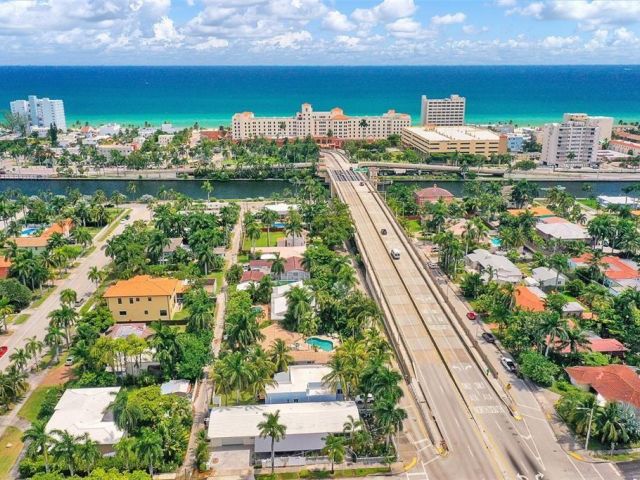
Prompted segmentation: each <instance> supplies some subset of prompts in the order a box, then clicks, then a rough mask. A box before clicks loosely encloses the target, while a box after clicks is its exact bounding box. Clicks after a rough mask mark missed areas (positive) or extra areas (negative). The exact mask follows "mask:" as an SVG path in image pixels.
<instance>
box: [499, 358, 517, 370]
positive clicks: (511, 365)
mask: <svg viewBox="0 0 640 480" xmlns="http://www.w3.org/2000/svg"><path fill="white" fill-rule="evenodd" d="M500 363H502V366H503V367H504V368H506V369H507V370H508V371H510V372H512V373H516V372H517V371H518V367H517V366H516V364H515V362H514V361H513V360H511V359H510V358H509V357H500Z"/></svg>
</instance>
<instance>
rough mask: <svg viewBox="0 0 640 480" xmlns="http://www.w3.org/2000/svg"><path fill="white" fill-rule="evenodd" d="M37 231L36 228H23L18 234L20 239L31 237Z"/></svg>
mask: <svg viewBox="0 0 640 480" xmlns="http://www.w3.org/2000/svg"><path fill="white" fill-rule="evenodd" d="M37 231H38V229H37V228H23V229H22V231H21V232H20V236H21V237H30V236H31V235H33V234H34V233H35V232H37Z"/></svg>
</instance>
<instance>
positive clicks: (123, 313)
mask: <svg viewBox="0 0 640 480" xmlns="http://www.w3.org/2000/svg"><path fill="white" fill-rule="evenodd" d="M118 313H119V314H120V316H122V317H124V316H125V315H126V314H127V312H125V311H124V310H120V311H119V312H118Z"/></svg>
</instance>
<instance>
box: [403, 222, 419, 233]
mask: <svg viewBox="0 0 640 480" xmlns="http://www.w3.org/2000/svg"><path fill="white" fill-rule="evenodd" d="M402 225H403V226H404V228H405V229H406V230H407V232H409V233H411V234H416V233H420V232H422V227H421V226H420V221H419V220H405V221H404V222H402Z"/></svg>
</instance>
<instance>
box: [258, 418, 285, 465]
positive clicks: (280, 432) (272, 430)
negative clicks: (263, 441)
mask: <svg viewBox="0 0 640 480" xmlns="http://www.w3.org/2000/svg"><path fill="white" fill-rule="evenodd" d="M262 415H263V416H264V417H265V420H264V421H262V422H260V423H259V424H258V430H260V438H271V475H273V472H274V469H275V455H276V454H275V447H276V442H279V441H280V440H283V439H284V437H285V436H286V432H287V426H286V425H283V424H281V423H280V410H276V411H275V413H263V414H262Z"/></svg>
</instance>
